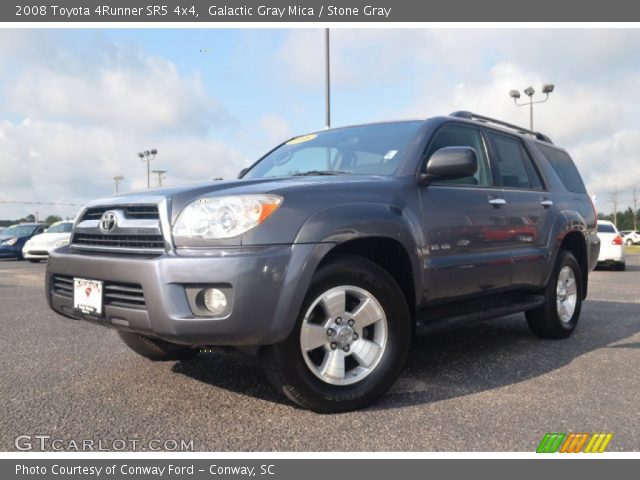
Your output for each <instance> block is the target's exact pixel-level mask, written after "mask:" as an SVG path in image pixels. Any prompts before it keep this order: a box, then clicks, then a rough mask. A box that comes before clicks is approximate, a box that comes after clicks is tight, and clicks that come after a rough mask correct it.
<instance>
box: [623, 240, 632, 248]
mask: <svg viewBox="0 0 640 480" xmlns="http://www.w3.org/2000/svg"><path fill="white" fill-rule="evenodd" d="M624 243H625V245H626V246H627V247H630V246H631V245H633V240H631V239H628V240H626V241H625V242H624Z"/></svg>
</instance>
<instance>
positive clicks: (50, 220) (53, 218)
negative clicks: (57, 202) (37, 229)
mask: <svg viewBox="0 0 640 480" xmlns="http://www.w3.org/2000/svg"><path fill="white" fill-rule="evenodd" d="M61 220H62V217H59V216H58V215H49V216H48V217H47V218H46V219H45V221H44V223H46V224H47V225H52V224H54V223H56V222H59V221H61Z"/></svg>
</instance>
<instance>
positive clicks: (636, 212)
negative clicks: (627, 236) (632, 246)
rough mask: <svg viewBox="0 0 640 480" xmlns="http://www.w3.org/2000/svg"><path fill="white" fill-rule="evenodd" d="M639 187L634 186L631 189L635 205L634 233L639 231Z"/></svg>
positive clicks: (632, 200)
mask: <svg viewBox="0 0 640 480" xmlns="http://www.w3.org/2000/svg"><path fill="white" fill-rule="evenodd" d="M638 200H640V199H639V198H638V186H637V185H634V187H633V188H632V189H631V202H632V204H633V231H634V232H635V231H636V230H638Z"/></svg>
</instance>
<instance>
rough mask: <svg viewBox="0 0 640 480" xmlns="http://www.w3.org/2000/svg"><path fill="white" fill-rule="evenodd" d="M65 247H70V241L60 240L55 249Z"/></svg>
mask: <svg viewBox="0 0 640 480" xmlns="http://www.w3.org/2000/svg"><path fill="white" fill-rule="evenodd" d="M65 245H69V240H67V239H64V240H58V241H57V242H56V243H55V248H58V247H64V246H65Z"/></svg>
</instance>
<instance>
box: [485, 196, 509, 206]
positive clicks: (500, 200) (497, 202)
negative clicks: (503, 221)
mask: <svg viewBox="0 0 640 480" xmlns="http://www.w3.org/2000/svg"><path fill="white" fill-rule="evenodd" d="M506 204H507V201H506V200H505V199H504V198H492V199H490V200H489V205H493V206H494V207H499V206H500V205H506Z"/></svg>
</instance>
